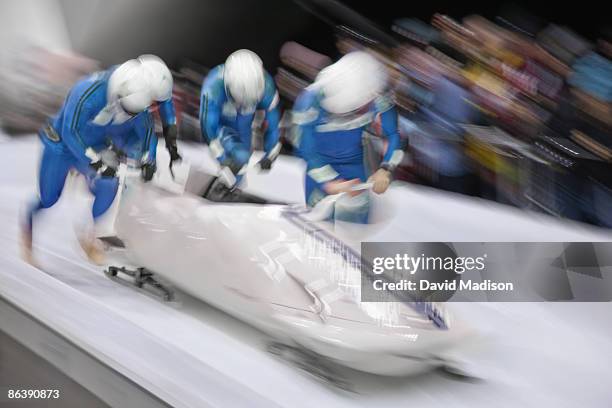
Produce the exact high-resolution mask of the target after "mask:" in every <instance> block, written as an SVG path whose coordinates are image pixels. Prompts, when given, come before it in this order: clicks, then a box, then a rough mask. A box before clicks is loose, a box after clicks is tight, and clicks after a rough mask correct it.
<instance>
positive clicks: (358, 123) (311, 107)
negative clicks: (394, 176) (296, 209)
mask: <svg viewBox="0 0 612 408" xmlns="http://www.w3.org/2000/svg"><path fill="white" fill-rule="evenodd" d="M322 97H323V94H322V92H321V91H320V89H319V88H318V87H317V85H316V83H315V84H313V85H311V86H309V87H308V88H306V89H305V90H304V91H303V92H302V93H301V94H300V95H299V96H298V98H297V100H296V101H295V105H294V107H293V113H292V118H293V123H294V124H295V125H296V131H297V135H296V137H297V140H298V141H297V145H298V153H299V155H300V156H301V157H302V158H303V159H304V160H305V161H306V163H307V168H306V171H307V172H306V183H305V194H306V197H305V198H306V203H307V204H308V205H309V206H314V205H315V204H316V203H317V202H318V201H319V200H321V199H322V198H324V197H325V196H326V195H327V193H326V192H325V190H324V188H323V185H324V184H325V183H327V182H330V181H333V180H340V179H343V180H351V179H355V178H357V179H359V180H361V181H363V182H365V181H366V179H367V176H368V175H367V174H366V169H365V164H364V154H363V142H362V134H363V132H364V130H365V129H366V127H367V126H368V125H370V124H371V123H372V122H373V121H374V120H375V119H376V117H377V116H380V120H381V125H382V132H383V134H384V136H385V137H386V138H387V140H388V146H387V151H386V153H385V155H384V158H383V162H382V163H381V166H382V165H384V164H386V165H389V166H392V167H395V166H396V165H397V164H398V162H399V161H400V160H401V157H402V155H403V153H402V150H401V147H400V136H399V132H398V125H397V111H396V110H395V107H394V105H393V103H392V101H391V99H390V98H389V96H388V95H381V96H379V97H378V98H377V99H376V100H374V101H373V102H372V103H371V104H369V105H368V106H365V107H364V108H363V109H360V110H359V111H355V112H352V113H350V114H347V115H333V114H331V113H329V112H327V111H325V110H324V109H323V108H321V106H320V101H321V99H322ZM366 216H367V215H366ZM361 222H365V220H364V219H362V220H361Z"/></svg>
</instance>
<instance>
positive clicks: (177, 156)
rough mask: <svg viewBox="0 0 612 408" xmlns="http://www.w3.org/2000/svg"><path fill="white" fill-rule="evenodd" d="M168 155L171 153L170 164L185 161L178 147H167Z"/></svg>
mask: <svg viewBox="0 0 612 408" xmlns="http://www.w3.org/2000/svg"><path fill="white" fill-rule="evenodd" d="M167 148H168V153H170V163H174V162H175V161H177V160H178V161H180V160H183V158H182V157H181V155H180V154H179V153H178V149H177V148H176V145H167Z"/></svg>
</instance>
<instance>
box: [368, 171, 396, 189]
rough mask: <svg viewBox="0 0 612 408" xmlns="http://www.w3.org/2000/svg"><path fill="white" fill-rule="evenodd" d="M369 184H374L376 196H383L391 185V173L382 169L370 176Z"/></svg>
mask: <svg viewBox="0 0 612 408" xmlns="http://www.w3.org/2000/svg"><path fill="white" fill-rule="evenodd" d="M368 182H372V183H374V186H372V191H374V192H375V193H376V194H382V193H384V192H385V191H387V188H389V184H390V183H391V172H390V171H389V170H385V169H382V168H381V169H378V170H376V172H375V173H374V174H372V175H371V176H370V178H369V179H368Z"/></svg>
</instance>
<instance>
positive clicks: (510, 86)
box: [0, 0, 612, 227]
mask: <svg viewBox="0 0 612 408" xmlns="http://www.w3.org/2000/svg"><path fill="white" fill-rule="evenodd" d="M599 7H601V6H599V5H597V4H596V3H595V2H586V3H585V2H580V4H577V3H576V2H564V3H562V4H556V5H555V7H554V8H551V7H550V6H549V5H545V4H537V3H533V2H527V1H519V2H514V3H496V2H489V3H486V4H478V3H476V2H453V3H452V4H444V3H443V2H438V1H427V2H394V1H392V0H379V1H376V2H369V3H364V2H356V1H345V2H339V1H333V0H296V1H284V0H267V1H265V2H259V1H249V0H225V1H214V0H205V1H198V0H180V1H173V2H167V1H162V0H150V1H145V0H133V1H119V0H111V1H98V0H89V1H78V0H48V1H36V0H24V1H5V2H3V3H2V5H1V6H0V39H1V40H2V44H3V48H2V51H1V54H2V55H1V56H0V61H1V62H0V121H1V124H2V127H3V129H4V131H5V132H6V133H8V134H11V135H13V136H12V137H19V136H18V135H19V134H31V133H33V132H35V131H36V130H37V128H38V127H39V126H40V124H41V123H42V121H43V120H44V119H45V117H47V116H48V115H49V114H52V113H53V112H54V111H55V110H57V108H58V107H59V106H60V104H61V102H62V99H63V97H64V96H65V94H66V92H67V90H68V88H69V87H70V86H71V85H72V83H74V81H75V80H76V79H77V78H78V77H80V76H82V75H83V74H84V73H87V72H90V71H94V70H96V69H99V68H102V67H107V66H109V65H112V64H116V63H120V62H122V61H124V60H126V59H128V58H132V57H134V56H136V55H140V54H143V53H154V54H157V55H159V56H160V57H162V58H163V59H164V60H165V61H166V62H167V63H168V65H170V67H171V68H172V69H173V70H174V73H175V92H174V97H175V103H176V106H177V110H178V112H179V113H178V116H179V118H178V120H179V122H180V123H179V126H180V136H179V137H180V138H182V139H183V140H191V141H199V140H200V135H199V126H198V123H197V116H198V113H197V112H198V103H199V90H200V86H201V81H202V78H203V77H204V76H205V74H206V72H207V71H208V69H209V68H210V67H213V66H215V65H217V64H219V63H221V62H223V61H224V59H225V58H226V56H227V55H228V54H229V53H231V52H232V51H233V50H235V49H238V48H249V49H252V50H253V51H255V52H257V53H258V54H259V55H260V56H261V57H262V59H263V61H264V63H265V65H266V68H267V69H268V71H269V72H271V73H272V74H273V75H275V79H276V81H277V85H278V88H279V91H280V93H281V95H282V97H283V101H282V106H283V108H284V112H285V114H284V117H283V125H284V126H283V136H282V137H283V141H284V143H285V152H286V153H291V151H292V140H293V139H292V129H291V126H290V110H291V106H292V103H293V100H294V99H295V97H296V95H297V94H298V93H299V91H300V90H301V89H302V88H304V87H305V86H306V85H308V83H310V82H312V81H313V79H314V77H315V76H316V74H317V72H318V71H319V70H320V69H321V68H323V67H324V66H326V65H328V64H330V63H331V62H333V61H335V60H336V59H337V58H338V57H339V56H340V55H342V54H343V53H345V52H347V51H349V50H354V49H366V50H368V51H369V52H371V53H373V54H374V55H375V56H377V57H378V58H379V59H380V60H382V61H383V62H384V63H385V65H386V66H387V67H388V69H389V73H390V74H391V78H392V83H391V88H392V91H393V94H394V97H395V100H396V103H397V105H398V107H399V109H400V114H401V117H400V127H401V132H402V137H403V138H404V141H405V144H406V151H407V152H408V153H409V154H407V155H406V158H405V160H404V162H403V163H402V166H401V168H400V169H399V170H398V172H397V174H396V177H397V178H399V179H404V180H407V181H411V182H415V183H420V184H425V185H429V186H432V187H436V188H440V189H444V190H449V191H454V192H457V193H461V194H467V195H471V196H478V197H483V198H486V199H490V200H495V201H498V202H502V203H506V204H509V205H512V206H516V207H520V208H525V209H529V210H534V211H540V212H545V213H548V214H551V215H553V216H560V217H565V218H571V219H574V220H578V221H582V222H588V223H591V224H595V225H599V226H605V227H610V226H612V171H611V168H610V161H611V160H612V138H611V136H610V125H611V119H610V118H611V117H612V115H610V101H611V100H612V63H611V62H610V59H609V58H610V42H609V41H610V29H609V26H608V24H609V21H608V18H607V15H606V13H604V12H597V10H598V8H599ZM377 134H378V131H377V129H376V126H373V127H372V129H370V132H368V134H367V135H366V138H365V140H366V143H367V145H368V152H369V158H370V161H371V163H372V166H375V165H376V164H375V163H376V161H377V160H378V158H379V157H380V154H381V152H382V150H383V149H384V141H383V140H382V139H380V138H379V137H377Z"/></svg>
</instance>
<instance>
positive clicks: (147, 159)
mask: <svg viewBox="0 0 612 408" xmlns="http://www.w3.org/2000/svg"><path fill="white" fill-rule="evenodd" d="M116 68H117V67H112V68H110V69H108V70H106V71H101V72H97V73H94V74H92V75H89V76H87V77H85V78H83V79H81V80H79V82H77V83H76V85H75V86H74V87H73V88H72V89H71V90H70V92H69V94H68V96H67V98H66V100H65V101H64V104H63V106H62V108H61V109H60V111H59V112H58V113H57V114H56V115H55V116H53V117H52V118H51V119H50V120H49V122H48V123H47V124H46V125H45V126H44V127H43V128H42V129H41V130H40V131H39V136H40V139H41V140H42V142H43V145H44V149H43V154H42V160H41V164H40V173H39V197H38V199H37V200H36V201H35V203H34V204H33V205H32V206H31V207H30V209H29V211H28V215H27V224H28V227H29V228H30V231H31V228H32V218H33V216H34V215H35V214H36V213H37V212H38V211H39V210H40V209H43V208H49V207H51V206H53V205H54V204H55V203H56V202H57V200H58V199H59V197H60V196H61V194H62V190H63V187H64V183H65V180H66V176H67V175H68V172H69V170H70V169H71V168H75V169H76V170H78V171H79V172H80V173H81V174H83V175H84V176H85V177H86V179H87V184H88V186H89V189H90V191H91V192H92V194H93V195H94V196H95V200H94V203H93V208H92V215H93V217H94V220H95V219H96V218H98V217H99V216H100V215H102V214H104V212H105V211H106V210H107V209H108V208H109V207H110V205H111V204H112V202H113V200H114V198H115V195H116V193H117V188H118V179H117V177H103V176H102V175H100V174H99V173H98V172H97V171H96V170H95V169H94V168H93V167H92V166H91V163H92V162H93V161H94V159H92V155H95V154H96V152H100V151H102V150H105V149H107V148H108V147H109V146H111V145H113V146H115V147H116V148H118V149H120V150H121V151H123V152H124V153H125V154H126V155H127V156H128V157H130V158H132V159H136V160H141V163H155V159H156V148H157V137H156V136H155V134H154V122H153V117H152V114H151V113H150V112H149V110H148V109H145V110H144V111H142V112H140V113H138V114H136V115H134V116H127V117H123V118H121V117H120V115H116V114H115V113H116V112H113V109H112V106H113V105H112V104H109V103H108V100H107V98H108V89H107V88H108V84H109V79H110V76H111V74H112V73H113V71H114V70H115V69H116ZM159 112H160V116H161V118H162V122H163V123H164V126H167V125H172V124H175V123H176V118H175V114H174V106H173V103H172V99H171V98H170V99H168V100H166V101H162V102H159Z"/></svg>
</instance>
